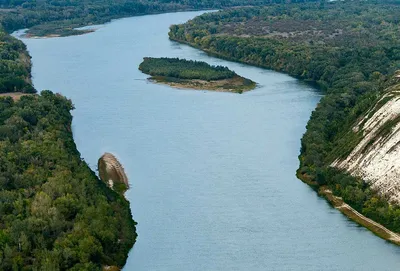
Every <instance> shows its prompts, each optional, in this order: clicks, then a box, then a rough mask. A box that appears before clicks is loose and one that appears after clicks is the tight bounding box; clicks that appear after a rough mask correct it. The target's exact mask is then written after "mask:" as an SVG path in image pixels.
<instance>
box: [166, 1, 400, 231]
mask: <svg viewBox="0 0 400 271" xmlns="http://www.w3.org/2000/svg"><path fill="white" fill-rule="evenodd" d="M398 14H400V5H399V4H398V3H397V2H393V1H390V3H389V1H388V2H385V3H382V2H380V3H378V2H369V1H368V2H367V1H348V2H341V1H335V2H330V3H325V2H324V3H306V4H292V5H272V6H270V7H268V8H263V9H256V8H246V9H233V10H227V11H221V12H217V13H211V14H205V15H202V16H199V17H197V18H195V19H193V20H190V21H189V22H187V23H185V24H183V25H175V26H172V27H171V31H170V33H169V35H170V38H171V39H173V40H177V41H181V42H185V43H188V44H190V45H192V46H195V47H198V48H201V49H203V50H205V51H207V52H209V53H212V54H215V55H217V56H220V57H223V58H227V59H231V60H235V61H240V62H244V63H249V64H253V65H257V66H261V67H265V68H270V69H274V70H277V71H282V72H285V73H288V74H290V75H292V76H295V77H297V78H300V79H302V80H306V81H310V82H314V83H316V84H317V85H319V87H320V89H321V91H322V92H323V93H324V94H325V96H324V97H323V98H322V99H321V101H320V103H319V105H318V106H317V108H316V110H315V111H314V112H313V113H312V115H311V118H310V120H309V122H308V124H307V131H306V133H305V134H304V136H303V138H302V140H301V155H300V157H299V159H300V168H299V170H298V174H299V176H300V177H301V178H302V179H303V180H307V181H310V182H315V183H317V184H318V185H326V184H328V185H329V186H330V187H331V188H332V189H333V191H334V192H335V194H336V195H339V196H343V197H344V199H345V200H346V201H348V202H349V203H350V204H351V205H352V206H354V207H355V208H356V209H357V210H359V211H360V212H362V213H363V214H365V215H367V216H368V217H371V218H373V219H376V220H377V221H379V222H381V223H383V224H384V225H386V226H387V227H388V228H390V229H393V230H395V231H400V223H399V222H398V221H400V211H399V210H398V209H397V207H391V206H390V205H389V204H388V203H387V201H385V199H382V198H380V197H379V196H378V195H377V194H376V192H375V191H371V190H370V188H369V186H368V185H367V184H366V183H365V182H363V181H362V180H360V179H357V178H354V177H351V176H349V175H348V174H345V173H342V172H338V171H334V170H331V169H330V167H329V165H330V164H331V163H332V162H333V160H335V159H336V158H338V157H345V156H346V155H348V154H349V152H350V151H351V150H352V149H353V148H354V147H355V146H356V144H357V143H358V142H359V141H360V139H361V137H360V136H359V135H358V134H356V133H352V132H351V127H352V126H353V124H354V123H355V121H356V120H357V119H358V118H359V117H360V116H362V114H363V113H365V112H366V111H367V109H369V108H370V107H371V105H373V104H375V103H376V101H377V99H378V97H380V92H381V91H382V90H383V89H384V88H385V87H386V86H388V85H390V84H391V82H390V80H389V78H390V77H391V75H393V73H394V71H396V70H398V69H400V32H399V31H398V29H399V27H400V21H399V16H398ZM385 202H386V203H385Z"/></svg>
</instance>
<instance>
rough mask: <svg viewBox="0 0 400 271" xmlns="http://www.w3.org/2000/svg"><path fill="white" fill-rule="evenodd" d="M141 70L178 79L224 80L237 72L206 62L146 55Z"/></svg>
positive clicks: (152, 74) (153, 74)
mask: <svg viewBox="0 0 400 271" xmlns="http://www.w3.org/2000/svg"><path fill="white" fill-rule="evenodd" d="M139 70H141V71H142V72H144V73H146V74H150V75H151V76H165V77H173V78H178V79H200V80H207V81H210V80H222V79H228V78H233V77H234V76H235V75H236V73H235V72H233V71H231V70H229V69H228V68H227V67H223V66H211V65H209V64H207V63H206V62H202V61H193V60H186V59H179V58H165V57H163V58H152V57H145V58H144V60H143V62H142V63H141V64H140V66H139Z"/></svg>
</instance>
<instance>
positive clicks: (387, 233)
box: [318, 186, 400, 245]
mask: <svg viewBox="0 0 400 271" xmlns="http://www.w3.org/2000/svg"><path fill="white" fill-rule="evenodd" d="M318 194H320V195H321V196H323V197H325V198H326V199H327V200H328V201H329V202H330V203H331V204H332V205H333V207H335V208H336V209H338V210H339V211H340V212H342V213H343V214H344V215H346V216H347V217H348V218H350V219H351V220H353V221H355V222H357V223H358V224H360V225H361V226H363V227H365V228H367V229H368V230H370V231H372V232H373V233H374V234H376V235H377V236H379V237H381V238H383V239H385V240H387V241H390V242H392V243H394V244H396V245H400V235H399V234H397V233H395V232H393V231H391V230H389V229H387V228H385V227H384V226H383V225H381V224H379V223H377V222H375V221H373V220H372V219H369V218H367V217H366V216H364V215H362V214H360V213H359V212H357V211H356V210H355V209H354V208H352V207H351V206H350V205H348V204H347V203H345V202H344V201H343V199H342V198H341V197H337V196H335V195H333V193H332V191H331V190H330V189H328V188H327V187H326V186H321V187H320V188H319V190H318Z"/></svg>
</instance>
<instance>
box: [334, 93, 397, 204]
mask: <svg viewBox="0 0 400 271" xmlns="http://www.w3.org/2000/svg"><path fill="white" fill-rule="evenodd" d="M389 98H390V99H389ZM384 99H385V100H386V99H387V100H388V101H387V102H386V103H385V104H384V105H383V106H382V107H381V108H379V109H377V108H372V109H371V110H370V112H368V113H369V114H368V113H367V114H366V116H365V117H364V118H363V119H362V120H361V121H360V122H359V123H358V124H357V125H356V126H355V127H353V132H358V131H360V130H361V131H362V132H363V139H362V140H361V141H360V143H359V144H358V145H357V146H356V147H355V148H354V149H353V151H352V152H351V153H350V155H348V156H347V157H346V159H344V160H339V159H337V160H336V161H334V162H333V163H332V164H331V166H333V167H337V168H341V169H345V170H347V171H348V172H350V173H351V174H352V175H353V176H359V177H362V178H363V179H364V180H365V181H367V182H369V183H370V184H371V186H372V188H374V189H377V190H378V191H379V192H380V193H381V194H383V195H385V196H387V197H388V198H389V201H391V202H396V203H400V123H397V124H395V125H393V127H392V128H391V130H390V131H389V132H388V133H381V131H382V127H383V126H384V125H385V123H387V122H388V121H391V120H394V119H395V118H396V117H398V116H399V115H400V94H399V93H398V92H395V91H392V92H389V93H387V94H386V95H384V96H383V97H382V99H381V102H382V101H384ZM377 104H379V102H378V103H377ZM375 110H377V111H376V112H375V113H374V114H373V115H372V116H369V115H370V114H372V112H374V111H375ZM368 117H369V118H368Z"/></svg>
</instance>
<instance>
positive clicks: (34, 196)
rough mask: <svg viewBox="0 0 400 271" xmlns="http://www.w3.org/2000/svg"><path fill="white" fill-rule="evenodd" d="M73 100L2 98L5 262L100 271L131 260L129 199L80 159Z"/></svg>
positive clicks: (0, 230)
mask: <svg viewBox="0 0 400 271" xmlns="http://www.w3.org/2000/svg"><path fill="white" fill-rule="evenodd" d="M72 108H73V106H72V103H71V101H69V100H67V99H66V98H64V97H62V96H61V95H56V94H53V93H52V92H50V91H43V92H42V93H41V95H40V96H38V95H32V96H23V97H21V100H20V101H18V102H14V101H13V100H12V99H11V98H0V269H1V270H67V269H68V270H88V271H89V270H90V271H91V270H101V268H102V266H106V265H108V266H120V267H122V266H123V265H124V263H125V261H126V258H127V254H128V251H129V250H130V248H131V247H132V245H133V243H134V241H135V238H136V233H135V222H134V221H133V220H132V217H131V213H130V209H129V203H128V202H127V201H126V200H125V199H124V197H123V196H122V195H119V194H118V193H116V192H114V191H112V190H110V189H109V188H107V187H106V185H105V184H104V183H103V182H101V181H100V180H99V179H98V178H97V177H96V175H95V174H94V172H93V171H91V170H90V168H89V167H88V166H87V164H86V163H85V162H84V161H83V160H81V158H80V154H79V152H78V151H77V150H76V146H75V143H74V141H73V138H72V132H71V121H72V116H71V114H70V110H71V109H72Z"/></svg>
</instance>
